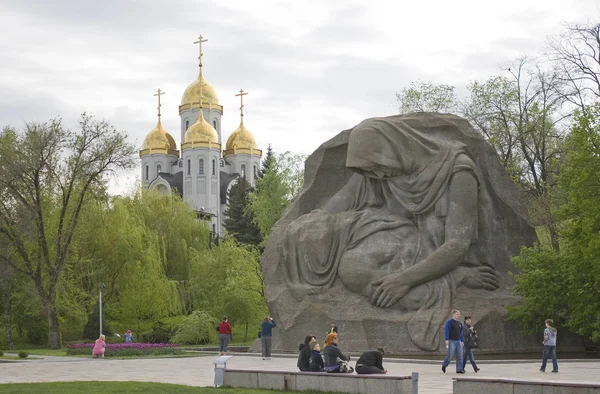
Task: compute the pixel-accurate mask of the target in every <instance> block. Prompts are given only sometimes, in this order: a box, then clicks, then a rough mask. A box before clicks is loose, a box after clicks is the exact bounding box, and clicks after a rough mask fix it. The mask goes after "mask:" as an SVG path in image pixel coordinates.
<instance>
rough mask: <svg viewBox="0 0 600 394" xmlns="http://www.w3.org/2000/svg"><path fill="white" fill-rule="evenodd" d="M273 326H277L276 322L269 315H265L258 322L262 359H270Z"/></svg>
mask: <svg viewBox="0 0 600 394" xmlns="http://www.w3.org/2000/svg"><path fill="white" fill-rule="evenodd" d="M273 327H277V324H276V323H275V321H274V320H273V318H272V317H270V316H267V317H265V320H264V321H263V322H262V323H261V324H260V342H261V345H262V357H263V360H270V359H271V337H272V336H273Z"/></svg>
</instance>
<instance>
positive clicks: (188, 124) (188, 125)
mask: <svg viewBox="0 0 600 394" xmlns="http://www.w3.org/2000/svg"><path fill="white" fill-rule="evenodd" d="M188 127H190V121H189V120H186V121H185V131H187V129H188Z"/></svg>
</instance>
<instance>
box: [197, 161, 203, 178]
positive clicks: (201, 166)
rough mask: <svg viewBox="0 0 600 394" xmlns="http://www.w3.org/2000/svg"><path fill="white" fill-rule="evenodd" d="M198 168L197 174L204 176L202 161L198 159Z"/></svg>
mask: <svg viewBox="0 0 600 394" xmlns="http://www.w3.org/2000/svg"><path fill="white" fill-rule="evenodd" d="M198 168H199V170H198V174H200V175H204V159H200V160H199V161H198Z"/></svg>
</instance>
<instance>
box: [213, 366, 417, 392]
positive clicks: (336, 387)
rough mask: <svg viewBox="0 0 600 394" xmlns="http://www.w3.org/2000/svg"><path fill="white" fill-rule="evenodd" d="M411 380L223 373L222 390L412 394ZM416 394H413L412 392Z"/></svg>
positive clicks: (250, 371)
mask: <svg viewBox="0 0 600 394" xmlns="http://www.w3.org/2000/svg"><path fill="white" fill-rule="evenodd" d="M414 376H415V377H414V380H415V381H414V383H413V377H412V376H392V375H387V374H385V375H383V374H382V375H358V374H350V373H327V372H293V371H266V370H253V369H229V368H226V369H225V370H224V377H223V386H224V387H233V388H249V389H274V390H297V391H305V390H314V391H335V392H340V393H365V394H367V393H368V394H370V393H386V394H412V393H413V387H414V388H415V390H416V388H417V386H418V374H414ZM414 393H416V391H414Z"/></svg>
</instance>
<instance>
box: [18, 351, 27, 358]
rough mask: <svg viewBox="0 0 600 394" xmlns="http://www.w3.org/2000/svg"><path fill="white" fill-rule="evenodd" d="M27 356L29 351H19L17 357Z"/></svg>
mask: <svg viewBox="0 0 600 394" xmlns="http://www.w3.org/2000/svg"><path fill="white" fill-rule="evenodd" d="M27 357H29V353H27V352H19V358H27Z"/></svg>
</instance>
